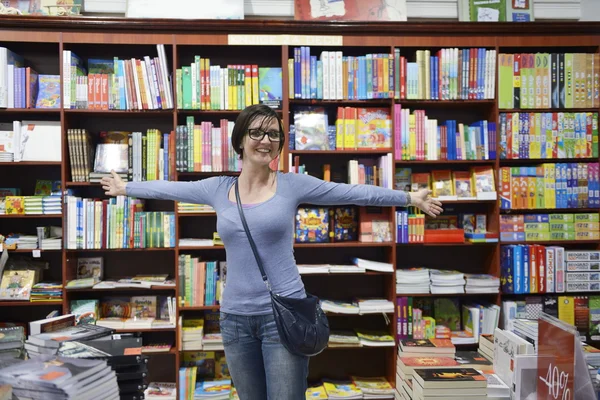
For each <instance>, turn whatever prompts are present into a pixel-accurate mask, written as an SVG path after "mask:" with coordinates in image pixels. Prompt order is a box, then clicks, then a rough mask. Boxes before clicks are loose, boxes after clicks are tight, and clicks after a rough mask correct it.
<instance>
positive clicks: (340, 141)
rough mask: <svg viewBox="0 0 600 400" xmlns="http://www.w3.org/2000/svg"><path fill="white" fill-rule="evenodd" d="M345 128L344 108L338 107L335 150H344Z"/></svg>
mask: <svg viewBox="0 0 600 400" xmlns="http://www.w3.org/2000/svg"><path fill="white" fill-rule="evenodd" d="M345 126H346V125H345V123H344V107H338V109H337V119H336V120H335V148H336V149H337V150H344V134H345Z"/></svg>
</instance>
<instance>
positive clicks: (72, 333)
mask: <svg viewBox="0 0 600 400" xmlns="http://www.w3.org/2000/svg"><path fill="white" fill-rule="evenodd" d="M31 331H32V332H33V329H31ZM112 333H113V330H112V329H109V328H105V327H102V326H97V325H92V324H81V325H77V326H69V327H66V328H61V329H58V330H53V331H47V332H44V333H39V334H32V335H29V337H28V338H27V341H26V342H25V349H26V350H27V354H28V355H29V357H30V358H31V357H35V356H39V355H42V354H46V355H53V354H56V352H57V351H58V348H59V347H60V344H61V342H69V341H74V340H77V341H87V340H92V339H98V338H102V337H108V336H110V335H111V334H112Z"/></svg>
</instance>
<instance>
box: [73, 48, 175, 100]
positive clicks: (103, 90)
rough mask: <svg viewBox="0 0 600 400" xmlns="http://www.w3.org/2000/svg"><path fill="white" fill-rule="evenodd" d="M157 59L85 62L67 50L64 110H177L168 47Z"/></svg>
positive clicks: (116, 59) (115, 58) (116, 58)
mask: <svg viewBox="0 0 600 400" xmlns="http://www.w3.org/2000/svg"><path fill="white" fill-rule="evenodd" d="M156 50H157V54H158V56H157V57H150V56H144V57H143V58H140V59H137V58H130V59H119V58H118V57H114V58H113V59H95V58H90V59H88V60H87V62H85V61H84V60H82V59H81V58H80V57H79V56H77V54H75V53H74V52H73V51H71V50H63V58H62V62H63V71H64V75H65V79H63V90H62V92H63V108H65V109H69V108H70V109H96V110H157V109H163V110H165V109H172V108H173V90H172V83H171V75H170V72H169V68H168V67H167V63H168V61H167V57H166V53H165V48H164V45H162V44H157V45H156Z"/></svg>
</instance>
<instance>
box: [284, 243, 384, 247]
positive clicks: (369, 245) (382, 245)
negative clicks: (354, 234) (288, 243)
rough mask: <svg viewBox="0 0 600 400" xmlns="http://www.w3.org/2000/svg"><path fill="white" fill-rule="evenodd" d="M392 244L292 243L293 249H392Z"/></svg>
mask: <svg viewBox="0 0 600 400" xmlns="http://www.w3.org/2000/svg"><path fill="white" fill-rule="evenodd" d="M393 245H394V243H392V242H385V243H364V242H335V243H294V247H295V248H303V247H310V248H318V247H332V248H335V247H392V246H393Z"/></svg>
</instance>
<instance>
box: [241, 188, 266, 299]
mask: <svg viewBox="0 0 600 400" xmlns="http://www.w3.org/2000/svg"><path fill="white" fill-rule="evenodd" d="M234 186H235V188H234V189H235V199H236V201H237V206H238V211H239V212H240V218H241V220H242V225H244V230H245V231H246V236H248V240H249V241H250V247H252V252H253V253H254V258H255V259H256V263H257V264H258V269H260V273H261V274H262V279H263V281H264V282H265V285H267V289H269V292H270V291H271V284H270V283H269V278H268V277H267V273H266V272H265V269H264V268H263V264H262V260H261V259H260V256H259V255H258V250H257V249H256V244H255V243H254V239H252V235H251V234H250V229H248V223H247V222H246V217H245V216H244V210H243V207H242V201H241V200H240V191H239V189H238V180H237V179H236V180H235V185H234Z"/></svg>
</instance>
